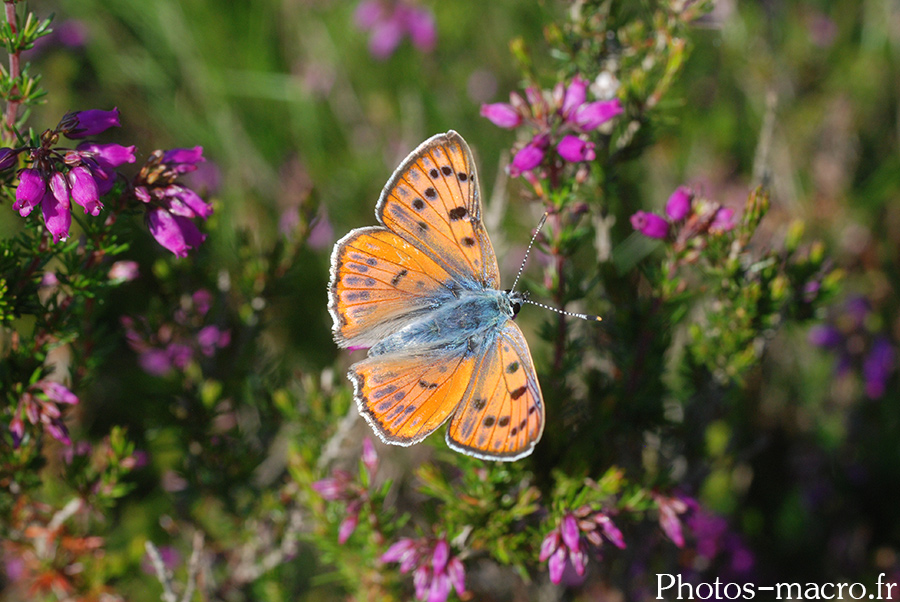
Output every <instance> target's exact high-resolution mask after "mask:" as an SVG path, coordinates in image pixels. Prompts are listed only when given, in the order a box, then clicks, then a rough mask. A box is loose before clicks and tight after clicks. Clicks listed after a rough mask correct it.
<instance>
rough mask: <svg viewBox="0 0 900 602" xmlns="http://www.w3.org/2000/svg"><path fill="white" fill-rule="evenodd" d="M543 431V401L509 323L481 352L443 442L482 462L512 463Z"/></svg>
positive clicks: (523, 344) (525, 353)
mask: <svg viewBox="0 0 900 602" xmlns="http://www.w3.org/2000/svg"><path fill="white" fill-rule="evenodd" d="M543 430H544V402H543V398H542V396H541V387H540V385H539V384H538V380H537V374H536V373H535V371H534V365H533V364H532V361H531V353H530V352H529V350H528V343H527V342H526V341H525V336H524V335H523V334H522V331H521V330H520V329H519V327H518V326H517V325H516V324H515V323H514V322H512V321H509V322H507V323H506V325H505V326H504V327H503V328H502V329H501V330H500V332H499V334H498V335H497V337H496V339H495V340H493V341H492V342H491V343H490V344H489V345H488V346H487V348H486V349H485V352H484V355H483V357H482V359H481V360H480V364H479V366H478V368H477V370H476V373H475V382H474V385H473V386H472V387H471V389H470V391H469V393H468V395H467V396H466V399H465V400H464V401H463V403H462V405H461V406H460V407H459V409H458V410H457V411H456V413H454V415H453V418H452V419H451V421H450V425H449V427H447V444H448V445H449V446H450V447H451V448H453V449H455V450H457V451H461V452H463V453H466V454H469V455H472V456H475V457H476V458H483V459H486V460H507V461H509V460H516V459H518V458H521V457H523V456H527V455H528V454H530V453H531V451H532V450H533V449H534V446H535V445H536V444H537V442H538V440H539V439H540V438H541V434H542V433H543Z"/></svg>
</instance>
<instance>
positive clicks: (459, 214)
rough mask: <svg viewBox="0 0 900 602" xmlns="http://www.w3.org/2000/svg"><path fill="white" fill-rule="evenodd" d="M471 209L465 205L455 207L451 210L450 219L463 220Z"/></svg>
mask: <svg viewBox="0 0 900 602" xmlns="http://www.w3.org/2000/svg"><path fill="white" fill-rule="evenodd" d="M468 213H469V211H468V210H467V209H466V208H465V207H455V208H453V209H451V210H450V219H451V220H453V221H458V220H461V219H462V218H464V217H465V216H466V214H468Z"/></svg>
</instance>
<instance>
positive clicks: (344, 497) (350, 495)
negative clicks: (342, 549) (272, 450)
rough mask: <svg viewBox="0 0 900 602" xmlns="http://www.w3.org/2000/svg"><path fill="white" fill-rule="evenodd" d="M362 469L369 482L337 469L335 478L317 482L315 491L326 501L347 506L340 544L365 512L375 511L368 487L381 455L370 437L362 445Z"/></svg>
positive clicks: (313, 487)
mask: <svg viewBox="0 0 900 602" xmlns="http://www.w3.org/2000/svg"><path fill="white" fill-rule="evenodd" d="M360 460H361V462H362V465H363V466H364V467H365V470H366V472H367V473H368V475H369V480H368V481H365V480H363V482H358V481H357V480H356V479H355V478H354V477H353V475H351V474H350V473H349V472H347V471H346V470H341V469H335V470H333V471H332V472H331V476H329V477H326V478H324V479H320V480H318V481H316V482H314V483H313V484H312V485H311V487H312V489H313V491H315V492H317V493H318V494H319V495H320V496H322V499H324V500H325V501H328V502H342V503H345V504H347V508H346V512H345V515H344V518H343V519H342V520H341V524H340V525H339V526H338V543H340V544H343V543H344V542H346V541H347V540H348V539H349V538H350V536H351V535H353V532H354V531H355V530H356V527H357V525H358V524H359V515H360V512H362V510H363V509H364V508H365V509H368V508H371V496H370V493H369V489H368V487H367V486H366V485H364V483H366V484H368V483H371V480H372V479H371V477H372V476H373V475H374V474H375V470H376V468H377V467H378V455H377V454H376V452H375V447H374V446H373V445H372V441H371V439H369V438H368V437H366V438H365V439H364V440H363V444H362V456H361V458H360Z"/></svg>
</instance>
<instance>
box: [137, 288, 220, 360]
mask: <svg viewBox="0 0 900 602" xmlns="http://www.w3.org/2000/svg"><path fill="white" fill-rule="evenodd" d="M211 302H212V295H211V294H210V292H209V291H207V290H205V289H200V290H198V291H196V292H195V293H194V294H193V295H191V297H190V299H189V300H186V301H185V302H184V303H183V304H182V306H181V307H179V308H178V309H176V310H175V312H174V314H173V316H172V322H171V323H166V324H163V325H162V326H160V327H159V328H157V329H155V330H153V329H151V328H150V327H149V325H148V324H147V321H146V320H144V319H138V320H135V319H134V318H131V317H129V316H124V317H122V326H123V327H124V328H125V339H126V340H127V341H128V345H129V346H130V347H131V348H132V349H133V350H134V351H135V352H136V353H137V354H138V363H139V364H140V366H141V368H143V369H144V371H145V372H147V373H148V374H152V375H154V376H164V375H166V374H169V373H170V372H172V371H175V370H178V371H184V370H185V369H186V368H187V367H188V365H189V364H190V363H191V362H192V361H194V360H195V359H197V358H199V357H201V356H203V357H212V356H213V355H215V353H216V351H218V350H219V349H222V348H224V347H227V346H228V345H229V344H230V343H231V331H230V330H227V329H223V328H220V327H218V326H215V325H212V324H205V322H206V315H207V313H208V312H209V308H210V305H211Z"/></svg>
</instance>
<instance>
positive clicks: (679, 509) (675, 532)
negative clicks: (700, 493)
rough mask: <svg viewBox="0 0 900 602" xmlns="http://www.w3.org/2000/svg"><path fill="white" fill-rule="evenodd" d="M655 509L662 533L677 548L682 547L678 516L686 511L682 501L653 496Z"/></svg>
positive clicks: (682, 540)
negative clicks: (657, 511)
mask: <svg viewBox="0 0 900 602" xmlns="http://www.w3.org/2000/svg"><path fill="white" fill-rule="evenodd" d="M653 497H654V499H655V500H656V505H657V508H659V526H660V527H662V530H663V532H664V533H665V534H666V535H667V536H668V538H669V539H671V540H672V541H673V542H674V543H675V545H676V546H678V547H679V548H683V547H684V534H683V533H682V530H681V520H680V519H679V518H678V515H679V514H684V513H685V512H687V510H688V506H687V504H686V503H685V502H684V500H682V499H680V498H677V497H665V496H662V495H654V496H653Z"/></svg>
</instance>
